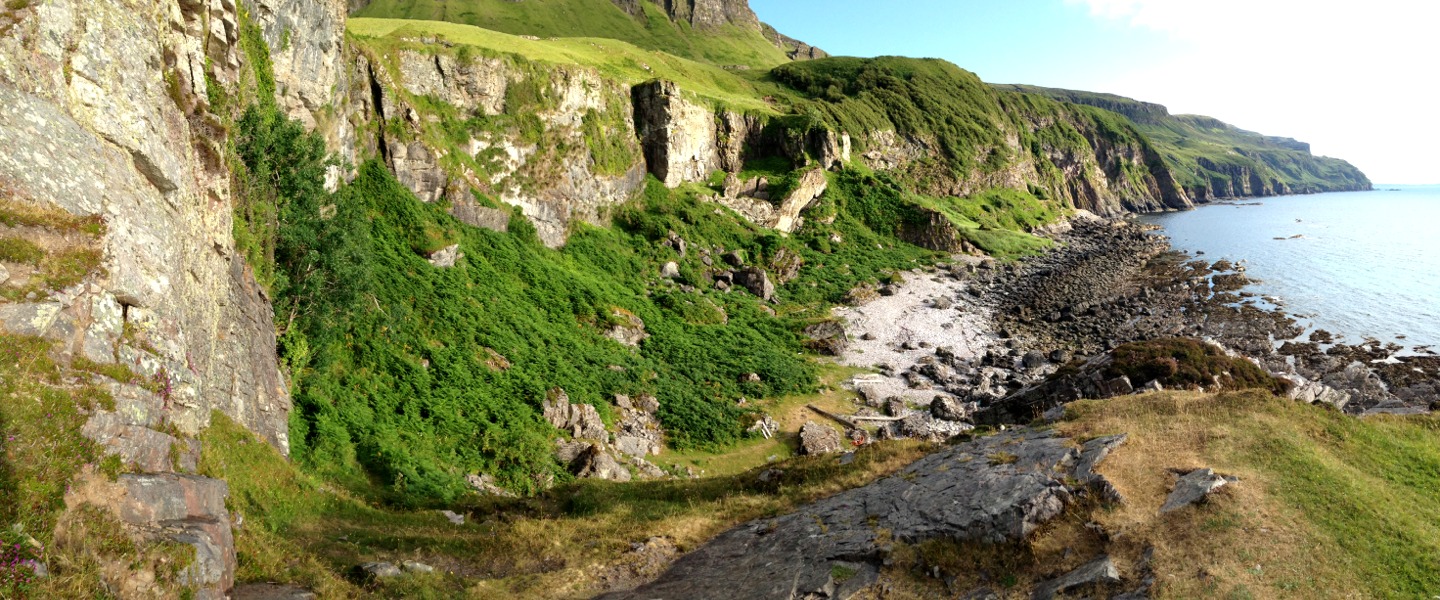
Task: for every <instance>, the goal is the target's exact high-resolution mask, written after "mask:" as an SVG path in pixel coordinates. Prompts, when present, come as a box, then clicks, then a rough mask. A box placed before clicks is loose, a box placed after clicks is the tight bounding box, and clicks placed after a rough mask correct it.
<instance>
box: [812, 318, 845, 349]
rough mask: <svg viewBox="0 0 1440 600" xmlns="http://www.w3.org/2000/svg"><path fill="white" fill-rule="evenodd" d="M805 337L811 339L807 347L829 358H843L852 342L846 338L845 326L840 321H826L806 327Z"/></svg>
mask: <svg viewBox="0 0 1440 600" xmlns="http://www.w3.org/2000/svg"><path fill="white" fill-rule="evenodd" d="M805 335H806V336H807V337H809V338H810V340H809V341H808V342H807V343H806V345H807V346H809V347H810V348H811V349H812V350H815V351H816V352H819V353H821V354H824V355H827V356H841V355H843V354H845V350H846V349H847V348H849V347H850V340H849V339H848V338H846V337H845V326H844V325H842V324H841V323H840V322H839V321H824V322H821V323H816V324H814V325H811V326H809V327H806V328H805Z"/></svg>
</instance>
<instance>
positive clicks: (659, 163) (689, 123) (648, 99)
mask: <svg viewBox="0 0 1440 600" xmlns="http://www.w3.org/2000/svg"><path fill="white" fill-rule="evenodd" d="M631 96H632V99H633V102H634V106H635V130H636V133H638V134H639V136H640V140H641V143H640V145H641V147H642V148H643V149H644V152H645V162H646V163H647V164H648V165H649V169H650V173H651V174H653V175H655V177H656V178H657V179H659V180H660V181H661V182H662V183H664V184H665V185H666V186H668V187H676V186H678V185H680V184H682V183H685V182H688V181H703V180H704V179H705V178H706V177H708V176H709V175H710V173H711V172H713V171H715V170H717V169H718V168H719V167H720V155H719V153H718V152H717V151H716V148H715V138H716V128H715V116H714V114H713V113H711V112H710V110H708V109H706V108H705V107H702V106H699V105H697V104H695V103H693V102H690V101H689V100H687V99H685V97H684V96H683V95H682V94H681V91H680V86H678V85H676V84H675V83H674V82H670V81H658V80H657V81H653V82H650V83H645V84H641V85H637V86H635V88H634V89H633V90H632V91H631Z"/></svg>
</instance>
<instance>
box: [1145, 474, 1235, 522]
mask: <svg viewBox="0 0 1440 600" xmlns="http://www.w3.org/2000/svg"><path fill="white" fill-rule="evenodd" d="M1235 481H1237V480H1235V479H1232V478H1229V477H1224V476H1221V475H1217V474H1216V473H1215V471H1212V470H1210V469H1208V468H1207V469H1196V470H1194V471H1191V472H1189V473H1186V474H1185V475H1184V476H1182V477H1180V480H1179V481H1176V482H1175V488H1174V489H1173V490H1171V491H1170V495H1169V496H1167V497H1166V498H1165V504H1164V505H1163V506H1161V507H1160V514H1162V515H1163V514H1166V513H1171V512H1175V511H1177V510H1180V509H1182V508H1185V507H1187V506H1190V505H1192V504H1195V503H1197V502H1200V501H1203V500H1204V499H1205V497H1206V496H1209V495H1210V494H1211V493H1213V492H1214V491H1215V490H1218V489H1220V488H1222V487H1224V486H1226V485H1228V484H1230V483H1234V482H1235Z"/></svg>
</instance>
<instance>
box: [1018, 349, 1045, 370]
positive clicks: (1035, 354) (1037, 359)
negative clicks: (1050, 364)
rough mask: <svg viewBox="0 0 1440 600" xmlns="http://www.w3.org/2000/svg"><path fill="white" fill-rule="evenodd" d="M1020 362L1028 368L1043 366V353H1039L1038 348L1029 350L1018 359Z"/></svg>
mask: <svg viewBox="0 0 1440 600" xmlns="http://www.w3.org/2000/svg"><path fill="white" fill-rule="evenodd" d="M1020 364H1021V365H1022V366H1024V367H1025V368H1026V369H1028V370H1034V369H1038V368H1040V367H1043V366H1045V364H1046V360H1045V355H1044V354H1041V353H1040V352H1039V351H1038V350H1031V351H1029V352H1026V353H1025V357H1024V358H1021V359H1020Z"/></svg>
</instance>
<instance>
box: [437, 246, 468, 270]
mask: <svg viewBox="0 0 1440 600" xmlns="http://www.w3.org/2000/svg"><path fill="white" fill-rule="evenodd" d="M462 258H465V253H464V252H461V251H460V244H451V245H449V246H446V247H444V248H441V249H440V250H437V251H436V252H435V253H434V254H431V255H430V264H432V265H435V266H437V267H440V268H442V269H448V268H450V267H453V266H455V263H456V261H459V260H460V259H462Z"/></svg>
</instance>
